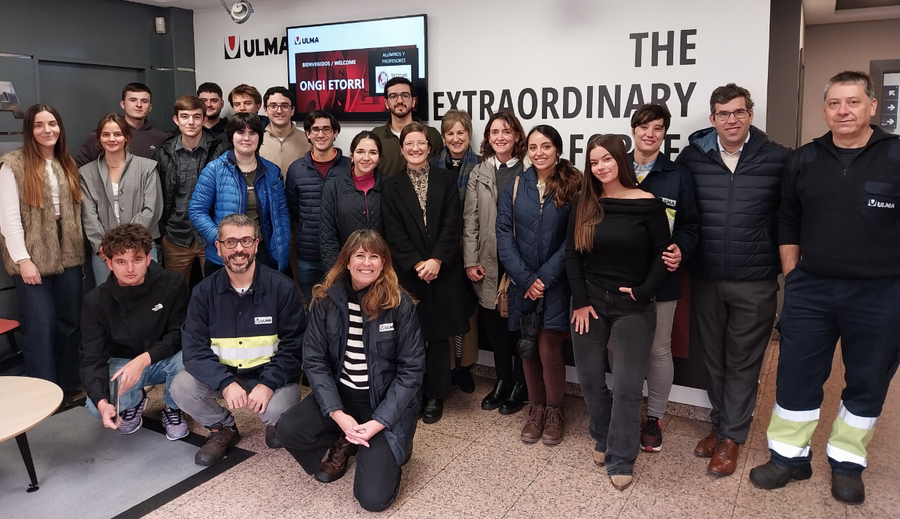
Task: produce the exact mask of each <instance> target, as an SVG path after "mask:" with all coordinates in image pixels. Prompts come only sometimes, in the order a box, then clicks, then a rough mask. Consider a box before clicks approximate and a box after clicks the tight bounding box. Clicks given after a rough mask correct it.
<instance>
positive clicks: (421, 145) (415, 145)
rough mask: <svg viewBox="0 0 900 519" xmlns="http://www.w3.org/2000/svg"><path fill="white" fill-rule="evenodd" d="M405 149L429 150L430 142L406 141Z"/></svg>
mask: <svg viewBox="0 0 900 519" xmlns="http://www.w3.org/2000/svg"><path fill="white" fill-rule="evenodd" d="M403 147H404V148H427V147H428V141H415V142H413V141H406V142H404V143H403Z"/></svg>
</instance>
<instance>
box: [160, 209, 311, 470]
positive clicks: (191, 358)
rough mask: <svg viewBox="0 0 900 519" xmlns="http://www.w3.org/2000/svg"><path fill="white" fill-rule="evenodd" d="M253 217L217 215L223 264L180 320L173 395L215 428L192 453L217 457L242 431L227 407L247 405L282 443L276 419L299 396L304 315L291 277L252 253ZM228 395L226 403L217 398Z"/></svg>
mask: <svg viewBox="0 0 900 519" xmlns="http://www.w3.org/2000/svg"><path fill="white" fill-rule="evenodd" d="M258 236H259V234H258V231H257V229H256V223H255V222H254V221H253V219H252V218H250V217H249V216H247V215H245V214H240V213H237V214H231V215H228V216H226V217H224V218H222V220H221V221H220V222H219V226H218V233H217V239H216V249H217V250H218V252H219V255H220V256H221V257H222V261H223V262H224V264H225V268H223V269H220V270H217V271H216V272H215V273H213V274H212V275H210V276H209V277H207V278H205V279H204V280H203V281H202V282H201V283H200V284H199V285H197V287H196V288H195V289H194V293H193V295H192V296H191V303H190V306H189V307H188V315H187V320H186V321H185V323H184V330H183V337H182V347H183V351H184V367H185V370H184V371H182V372H181V373H180V374H179V375H178V377H176V378H175V381H174V382H173V384H172V394H173V395H174V397H175V401H176V402H178V404H179V405H180V406H181V408H182V409H184V410H185V411H186V412H187V413H188V414H190V415H191V416H192V417H193V418H194V419H195V420H197V421H198V422H200V424H201V425H203V426H204V427H206V428H208V429H210V430H211V431H212V434H210V435H209V438H208V439H207V440H206V443H205V444H204V445H203V447H201V448H200V450H199V451H198V452H197V455H196V456H195V457H194V461H195V463H197V464H198V465H207V466H209V465H214V464H215V463H216V462H217V461H219V460H220V459H221V458H222V457H223V456H224V455H225V453H226V452H227V450H228V448H229V447H233V446H234V445H237V443H238V442H239V441H240V440H241V435H240V434H239V433H238V431H237V428H236V427H235V423H234V417H233V416H232V414H231V411H230V410H234V409H240V408H243V407H246V408H249V409H251V410H253V411H254V412H256V413H259V415H260V418H261V419H262V421H263V423H265V424H266V445H267V446H268V447H269V448H272V449H277V448H279V447H281V442H279V441H278V438H277V437H276V436H275V424H276V423H278V419H279V418H281V415H282V413H284V412H285V411H287V410H288V409H289V408H290V407H291V406H293V405H294V404H296V403H297V402H299V401H300V387H299V386H298V385H297V378H298V377H299V376H300V360H299V359H300V347H301V344H302V343H303V334H304V332H305V330H306V317H305V316H304V314H303V311H302V310H301V308H300V298H299V297H298V296H297V291H296V290H295V289H294V283H293V282H292V281H291V280H290V278H288V277H286V276H284V275H282V274H280V273H279V272H278V271H276V270H273V269H270V268H269V267H266V266H265V265H262V264H259V263H257V262H256V261H255V258H256V247H257V245H258V244H259V238H258ZM217 398H223V399H225V402H226V403H227V405H228V409H226V408H224V407H222V406H221V405H219V403H218V402H217V401H216V399H217Z"/></svg>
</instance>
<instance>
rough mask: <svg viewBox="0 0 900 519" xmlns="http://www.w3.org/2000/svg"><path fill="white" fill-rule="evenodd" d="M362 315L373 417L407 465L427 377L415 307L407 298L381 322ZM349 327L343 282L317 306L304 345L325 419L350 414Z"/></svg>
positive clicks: (380, 318)
mask: <svg viewBox="0 0 900 519" xmlns="http://www.w3.org/2000/svg"><path fill="white" fill-rule="evenodd" d="M362 314H363V315H362V318H363V333H362V338H363V347H364V348H365V351H366V367H367V371H368V375H369V402H370V404H371V405H372V409H373V410H374V411H373V413H372V418H373V419H375V420H377V421H378V422H379V423H381V424H382V425H384V426H385V428H384V435H385V438H386V439H387V441H388V445H390V447H391V452H392V453H393V454H394V459H395V460H396V461H397V464H399V465H402V464H403V463H405V462H406V460H408V459H409V456H410V455H411V454H412V443H413V436H414V435H415V433H416V422H417V421H418V418H419V399H418V398H417V394H418V392H419V388H420V387H421V385H422V378H423V377H424V376H425V347H424V344H423V343H422V335H421V333H420V331H419V320H418V318H417V317H416V312H415V304H414V303H413V302H412V300H411V299H410V298H409V297H408V296H407V295H406V294H401V296H400V305H399V306H398V307H396V308H391V309H389V310H382V312H381V313H380V314H378V317H376V318H375V319H373V320H369V316H367V315H366V314H365V311H363V312H362ZM349 327H350V311H349V310H348V308H347V290H346V288H345V283H344V282H343V281H342V280H341V281H338V282H337V283H335V284H333V285H332V286H331V287H329V288H328V297H326V298H324V299H322V300H321V301H319V302H317V303H314V304H313V305H312V309H311V310H310V317H309V325H308V326H307V328H306V337H305V338H304V341H303V369H304V370H305V371H306V376H307V378H308V379H309V386H310V387H311V388H312V392H313V395H315V398H316V401H317V402H318V403H319V409H320V410H321V411H322V414H323V415H324V416H328V415H329V414H330V413H331V412H332V411H336V410H338V409H341V410H343V409H344V404H343V403H342V401H341V395H340V394H339V392H338V384H340V383H341V382H340V378H341V370H342V366H343V362H344V354H345V352H346V349H347V333H348V329H349Z"/></svg>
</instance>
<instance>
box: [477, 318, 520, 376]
mask: <svg viewBox="0 0 900 519" xmlns="http://www.w3.org/2000/svg"><path fill="white" fill-rule="evenodd" d="M478 324H479V325H480V326H483V327H484V333H485V335H487V339H488V343H489V344H490V346H491V350H492V351H493V352H494V369H495V370H496V371H497V380H512V381H513V382H521V383H523V384H524V383H525V372H524V371H523V370H522V358H521V357H519V350H518V348H517V347H516V345H517V344H518V342H519V338H520V336H521V334H520V333H519V332H511V331H509V321H508V320H507V319H506V318H505V317H502V316H501V315H500V312H499V311H498V310H494V309H491V308H485V307H483V306H481V305H478Z"/></svg>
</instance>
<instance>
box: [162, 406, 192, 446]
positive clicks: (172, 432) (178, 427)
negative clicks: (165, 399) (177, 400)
mask: <svg viewBox="0 0 900 519" xmlns="http://www.w3.org/2000/svg"><path fill="white" fill-rule="evenodd" d="M162 423H163V426H164V427H165V428H166V438H168V439H170V440H180V439H181V438H184V437H185V436H187V435H188V432H190V431H188V425H187V420H186V419H185V418H184V413H182V412H181V409H172V408H171V407H167V408H165V409H163V412H162Z"/></svg>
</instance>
